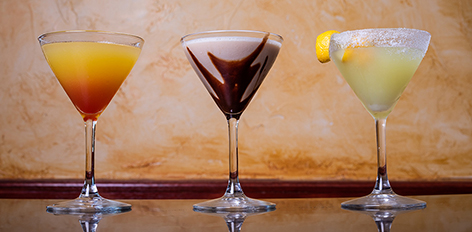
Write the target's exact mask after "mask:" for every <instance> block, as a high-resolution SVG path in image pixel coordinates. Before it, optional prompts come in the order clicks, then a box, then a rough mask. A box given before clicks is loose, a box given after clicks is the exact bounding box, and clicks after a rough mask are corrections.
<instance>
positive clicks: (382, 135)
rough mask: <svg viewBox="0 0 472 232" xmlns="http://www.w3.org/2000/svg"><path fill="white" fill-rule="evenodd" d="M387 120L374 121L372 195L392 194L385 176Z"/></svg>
mask: <svg viewBox="0 0 472 232" xmlns="http://www.w3.org/2000/svg"><path fill="white" fill-rule="evenodd" d="M386 126H387V118H381V119H375V129H376V131H375V132H376V137H377V181H376V182H375V187H374V191H373V192H372V193H373V194H381V193H393V191H392V188H391V187H390V182H389V181H388V176H387V149H386Z"/></svg>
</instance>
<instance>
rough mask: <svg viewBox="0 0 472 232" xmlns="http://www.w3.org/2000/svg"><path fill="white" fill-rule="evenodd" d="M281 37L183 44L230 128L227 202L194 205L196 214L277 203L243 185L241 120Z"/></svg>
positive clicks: (202, 38) (220, 36)
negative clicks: (246, 190) (246, 192)
mask: <svg viewBox="0 0 472 232" xmlns="http://www.w3.org/2000/svg"><path fill="white" fill-rule="evenodd" d="M282 41H283V39H282V37H281V36H279V35H276V34H272V33H269V32H259V31H210V32H201V33H195V34H190V35H187V36H184V37H183V38H182V39H181V43H182V46H183V47H184V50H185V54H186V55H187V58H188V60H189V62H190V64H191V65H192V67H193V68H194V70H195V72H196V73H197V75H198V77H200V80H201V81H202V82H203V84H204V85H205V87H206V89H207V90H208V92H209V93H210V95H211V97H212V98H213V100H214V101H215V102H216V104H217V105H218V107H219V108H220V110H221V111H222V112H223V113H224V115H225V116H226V119H227V121H228V128H229V182H228V187H227V189H226V193H225V194H224V196H223V197H221V198H218V199H215V200H211V201H207V202H203V203H199V204H196V205H194V209H195V210H197V211H214V212H216V211H245V212H248V211H260V210H268V209H274V208H275V204H273V203H270V202H265V201H260V200H255V199H251V198H248V197H246V196H245V195H244V193H243V191H242V189H241V186H240V184H239V175H238V121H239V118H240V116H241V114H242V113H243V111H244V110H245V109H246V107H247V106H248V104H249V102H250V101H251V99H252V98H253V97H254V94H255V93H256V91H257V90H258V89H259V87H260V86H261V84H262V81H263V80H264V78H265V77H266V76H267V73H268V72H269V70H270V68H271V67H272V65H273V63H274V62H275V59H276V58H277V55H278V53H279V50H280V47H281V45H282Z"/></svg>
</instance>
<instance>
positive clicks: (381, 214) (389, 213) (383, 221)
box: [345, 208, 422, 232]
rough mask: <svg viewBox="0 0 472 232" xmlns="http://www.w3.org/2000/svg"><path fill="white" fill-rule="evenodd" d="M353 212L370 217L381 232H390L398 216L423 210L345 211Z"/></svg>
mask: <svg viewBox="0 0 472 232" xmlns="http://www.w3.org/2000/svg"><path fill="white" fill-rule="evenodd" d="M345 210H348V211H352V212H357V213H362V214H366V215H369V216H370V217H372V219H374V222H375V225H377V230H378V231H379V232H390V229H391V228H392V224H393V219H395V217H396V216H398V215H400V214H404V213H409V212H413V211H417V210H422V209H418V208H416V209H415V208H412V209H397V210H394V209H392V210H382V209H369V210H355V209H345Z"/></svg>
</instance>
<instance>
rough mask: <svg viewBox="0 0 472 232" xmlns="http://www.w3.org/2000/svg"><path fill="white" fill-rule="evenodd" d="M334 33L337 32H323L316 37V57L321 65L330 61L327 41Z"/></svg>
mask: <svg viewBox="0 0 472 232" xmlns="http://www.w3.org/2000/svg"><path fill="white" fill-rule="evenodd" d="M334 33H339V32H338V31H335V30H330V31H325V32H323V33H321V34H320V35H319V36H318V37H316V45H315V49H316V57H317V58H318V60H319V61H320V62H321V63H326V62H328V61H330V60H331V59H330V58H329V41H330V39H331V35H333V34H334Z"/></svg>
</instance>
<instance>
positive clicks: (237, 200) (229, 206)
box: [193, 194, 275, 213]
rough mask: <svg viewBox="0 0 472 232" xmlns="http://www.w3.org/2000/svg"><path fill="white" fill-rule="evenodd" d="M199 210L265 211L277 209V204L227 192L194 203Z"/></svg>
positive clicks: (216, 211) (195, 209) (194, 207)
mask: <svg viewBox="0 0 472 232" xmlns="http://www.w3.org/2000/svg"><path fill="white" fill-rule="evenodd" d="M193 210H194V211H197V212H212V213H222V212H246V213H254V212H265V211H272V210H275V204H274V203H271V202H267V201H261V200H256V199H252V198H249V197H247V196H245V195H240V196H233V195H229V196H228V194H226V195H224V196H223V197H220V198H218V199H214V200H209V201H205V202H201V203H198V204H195V205H193Z"/></svg>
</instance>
